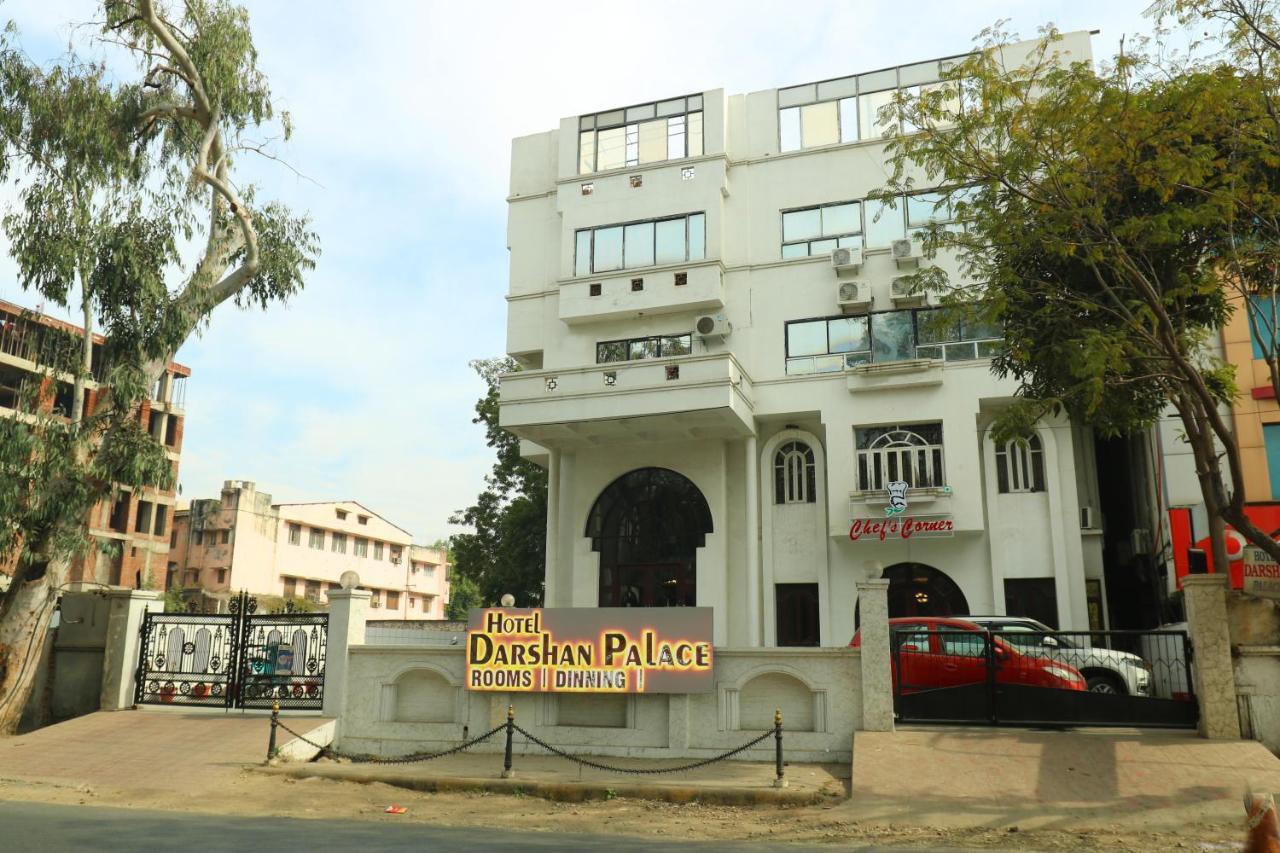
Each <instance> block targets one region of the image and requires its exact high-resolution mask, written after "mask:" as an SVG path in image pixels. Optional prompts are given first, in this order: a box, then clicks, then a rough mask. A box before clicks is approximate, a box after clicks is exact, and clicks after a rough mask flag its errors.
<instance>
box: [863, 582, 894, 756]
mask: <svg viewBox="0 0 1280 853" xmlns="http://www.w3.org/2000/svg"><path fill="white" fill-rule="evenodd" d="M858 611H859V613H860V614H861V622H860V623H859V630H860V631H861V632H862V642H861V646H860V648H861V653H862V728H863V729H864V730H865V731H869V732H891V731H893V671H892V669H891V668H890V664H889V581H888V579H886V578H869V579H867V580H864V581H859V582H858Z"/></svg>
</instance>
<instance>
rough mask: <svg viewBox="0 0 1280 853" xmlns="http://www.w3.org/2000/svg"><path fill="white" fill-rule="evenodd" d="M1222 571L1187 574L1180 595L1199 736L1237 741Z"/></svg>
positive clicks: (1237, 720)
mask: <svg viewBox="0 0 1280 853" xmlns="http://www.w3.org/2000/svg"><path fill="white" fill-rule="evenodd" d="M1230 582H1231V579H1230V577H1229V576H1228V575H1227V574H1226V573H1225V572H1224V573H1222V574H1212V575H1187V576H1186V577H1184V578H1183V579H1182V594H1183V597H1184V601H1185V603H1186V609H1187V630H1188V631H1189V632H1190V634H1191V647H1192V650H1193V651H1194V653H1195V654H1194V657H1193V658H1192V663H1191V672H1192V676H1193V678H1194V679H1195V690H1196V701H1197V702H1199V703H1200V735H1201V736H1202V737H1207V738H1226V739H1232V740H1235V739H1238V738H1239V737H1240V712H1239V710H1238V708H1237V705H1236V684H1235V670H1234V667H1233V665H1232V662H1231V635H1230V632H1229V629H1228V626H1227V585H1228V584H1229V583H1230Z"/></svg>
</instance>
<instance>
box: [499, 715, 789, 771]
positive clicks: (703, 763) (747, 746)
mask: <svg viewBox="0 0 1280 853" xmlns="http://www.w3.org/2000/svg"><path fill="white" fill-rule="evenodd" d="M514 728H515V730H516V731H518V732H519V733H520V734H522V735H524V736H525V737H527V738H528V739H529V740H530V741H532V742H533V743H536V744H537V745H538V746H540V747H542V748H543V749H545V750H547V751H548V752H552V753H555V754H556V755H558V756H560V757H561V758H567V759H569V760H570V761H573V762H576V763H578V764H581V765H584V766H586V767H594V768H595V769H597V770H607V771H610V772H612V773H635V774H637V775H650V776H652V775H657V774H659V773H679V772H681V771H684V770H696V769H697V768H699V767H706V766H707V765H708V764H715V763H716V762H717V761H724V760H725V759H727V758H733V756H735V755H737V754H738V753H740V752H746V751H747V750H748V749H750V748H751V747H753V746H755V745H756V744H758V743H760V742H761V741H762V740H765V739H766V738H770V737H773V735H774V730H773V729H769V731H767V732H765V733H764V734H762V735H760V737H758V738H756V739H755V740H753V741H750V742H749V743H744V744H743V745H742V746H740V747H738V748H737V749H731V750H729V751H728V752H726V753H723V754H721V755H716V756H713V757H711V758H704V759H702V760H701V761H695V762H693V763H692V764H682V765H680V766H679V767H615V766H613V765H610V764H601V763H599V762H597V761H591V760H589V759H586V758H582V757H580V756H577V755H573V754H572V753H568V752H565V751H564V750H562V749H557V748H556V747H554V746H552V745H551V744H549V743H547V742H546V741H544V740H542V739H541V738H539V737H535V736H534V735H531V734H529V733H528V732H526V731H525V730H524V729H522V728H520V727H519V726H514Z"/></svg>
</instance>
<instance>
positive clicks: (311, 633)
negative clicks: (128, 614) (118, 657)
mask: <svg viewBox="0 0 1280 853" xmlns="http://www.w3.org/2000/svg"><path fill="white" fill-rule="evenodd" d="M257 609H258V602H257V599H255V598H253V597H252V596H250V595H248V594H246V593H241V594H240V595H239V596H237V597H236V598H233V599H232V600H231V603H230V610H231V612H230V613H147V614H145V615H144V616H143V619H142V631H141V634H142V636H141V643H140V647H139V651H138V671H137V679H136V682H137V686H136V688H135V691H134V703H135V704H138V705H195V706H202V707H207V708H208V707H213V708H270V707H271V706H272V704H273V703H275V702H279V703H280V707H282V708H295V709H311V710H319V709H320V707H321V705H322V704H323V703H324V673H325V653H326V651H327V648H328V636H329V614H327V613H294V612H285V613H272V614H264V615H257V614H256V611H257Z"/></svg>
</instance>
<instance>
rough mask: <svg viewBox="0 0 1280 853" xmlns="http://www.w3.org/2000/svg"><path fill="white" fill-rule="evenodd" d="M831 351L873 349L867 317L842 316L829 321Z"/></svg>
mask: <svg viewBox="0 0 1280 853" xmlns="http://www.w3.org/2000/svg"><path fill="white" fill-rule="evenodd" d="M827 330H828V335H829V337H830V341H831V352H853V351H854V350H866V349H871V338H870V337H869V336H868V333H867V318H866V317H841V318H840V319H839V320H830V321H828V323H827Z"/></svg>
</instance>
